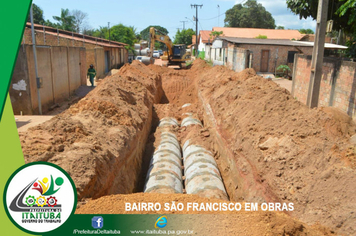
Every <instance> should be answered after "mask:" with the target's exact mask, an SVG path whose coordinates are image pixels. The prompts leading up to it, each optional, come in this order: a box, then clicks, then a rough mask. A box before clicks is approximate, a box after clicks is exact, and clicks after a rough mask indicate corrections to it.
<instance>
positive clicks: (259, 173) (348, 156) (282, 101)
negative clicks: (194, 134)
mask: <svg viewBox="0 0 356 236" xmlns="http://www.w3.org/2000/svg"><path fill="white" fill-rule="evenodd" d="M201 67H204V70H201ZM193 69H194V70H196V71H201V73H200V74H199V75H197V76H198V77H199V94H200V97H201V98H202V100H203V101H204V104H205V107H209V108H210V111H211V112H212V114H210V116H208V118H207V120H206V121H205V123H210V125H212V126H213V127H214V129H215V130H216V131H217V133H218V134H219V137H217V138H216V140H220V141H221V140H222V142H223V143H225V144H226V146H224V147H221V148H224V149H225V150H226V152H225V154H227V155H228V156H229V157H228V158H229V159H230V160H233V162H234V163H235V165H236V169H237V170H238V173H229V172H231V169H230V168H229V166H227V165H225V168H224V169H221V170H220V171H221V172H223V173H225V176H229V175H230V176H231V175H235V176H238V178H239V185H240V186H236V189H235V190H234V189H233V191H231V188H230V192H229V194H230V197H232V199H233V200H237V201H238V200H245V201H275V202H276V201H277V202H293V203H294V205H295V211H294V214H293V215H294V216H296V217H298V219H300V220H302V221H303V222H307V223H315V222H320V223H321V224H323V225H327V226H330V227H332V228H333V229H335V230H340V232H343V233H347V234H350V235H354V234H356V225H355V222H356V215H355V210H356V202H355V200H354V196H355V194H356V171H355V169H354V166H355V159H354V157H355V152H354V150H355V145H353V144H351V143H350V137H351V136H352V135H354V134H355V132H356V125H355V123H354V122H353V121H352V119H351V118H350V117H348V116H347V115H346V114H344V113H342V112H340V111H338V110H336V109H334V108H319V109H309V108H308V107H306V106H305V105H304V104H301V103H300V102H298V101H296V100H295V99H294V98H293V97H292V96H291V95H290V93H289V92H288V91H287V90H286V89H284V88H281V87H279V86H278V85H276V84H275V83H274V82H272V81H268V80H266V79H263V78H261V77H260V76H256V74H255V72H254V71H253V70H244V71H242V72H240V73H234V72H232V71H229V70H227V69H226V68H224V67H213V68H210V69H208V68H206V66H205V65H204V63H203V62H201V61H197V63H196V64H194V65H193ZM208 120H209V121H208ZM219 151H221V150H219ZM220 159H221V158H220ZM220 167H221V165H220ZM231 193H233V194H231Z"/></svg>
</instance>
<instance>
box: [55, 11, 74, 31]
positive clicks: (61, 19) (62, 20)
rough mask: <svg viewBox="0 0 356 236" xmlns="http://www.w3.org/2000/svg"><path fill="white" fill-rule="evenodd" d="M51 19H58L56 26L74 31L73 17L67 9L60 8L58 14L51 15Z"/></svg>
mask: <svg viewBox="0 0 356 236" xmlns="http://www.w3.org/2000/svg"><path fill="white" fill-rule="evenodd" d="M53 19H54V20H56V21H58V28H60V29H63V30H68V31H75V24H74V19H75V17H74V16H72V15H71V14H70V12H69V10H68V9H63V8H62V9H61V15H60V16H53Z"/></svg>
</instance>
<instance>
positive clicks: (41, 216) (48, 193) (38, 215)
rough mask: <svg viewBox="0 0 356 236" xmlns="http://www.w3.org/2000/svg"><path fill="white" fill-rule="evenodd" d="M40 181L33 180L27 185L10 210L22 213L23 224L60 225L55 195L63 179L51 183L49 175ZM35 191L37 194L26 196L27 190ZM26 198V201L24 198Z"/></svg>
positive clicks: (59, 213)
mask: <svg viewBox="0 0 356 236" xmlns="http://www.w3.org/2000/svg"><path fill="white" fill-rule="evenodd" d="M50 178H51V180H50V181H49V180H48V178H47V177H44V178H42V180H37V179H36V180H34V181H32V182H31V183H29V184H28V185H27V186H26V187H25V188H24V189H23V190H22V191H21V192H20V193H19V194H18V195H17V196H16V197H15V198H14V200H13V201H12V202H11V204H10V207H9V208H10V210H11V211H18V212H22V222H23V223H41V222H46V223H60V222H61V211H62V206H61V204H59V203H58V199H57V198H56V196H55V193H56V192H58V190H59V189H60V187H57V188H56V187H55V185H57V186H61V185H62V184H63V182H64V180H63V178H61V177H57V178H56V180H55V181H53V176H52V175H51V177H50ZM30 189H32V190H36V192H39V194H34V193H31V194H28V195H27V193H28V192H29V191H28V190H30ZM25 197H26V200H24V198H25ZM24 203H25V204H24Z"/></svg>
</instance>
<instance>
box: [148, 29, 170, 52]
mask: <svg viewBox="0 0 356 236" xmlns="http://www.w3.org/2000/svg"><path fill="white" fill-rule="evenodd" d="M157 33H159V34H157ZM156 41H159V42H162V43H164V44H165V45H166V46H167V49H168V57H169V56H171V55H173V49H172V48H173V43H172V40H171V39H170V38H169V37H168V35H164V34H163V33H162V32H160V31H159V30H158V29H155V28H154V27H151V28H150V51H151V57H152V55H153V50H154V46H155V42H156Z"/></svg>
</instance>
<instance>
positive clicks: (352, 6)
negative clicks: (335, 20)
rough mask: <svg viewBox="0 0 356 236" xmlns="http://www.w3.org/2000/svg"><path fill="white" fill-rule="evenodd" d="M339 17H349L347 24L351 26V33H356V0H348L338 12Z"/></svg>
mask: <svg viewBox="0 0 356 236" xmlns="http://www.w3.org/2000/svg"><path fill="white" fill-rule="evenodd" d="M336 14H338V16H339V17H344V16H347V17H348V21H347V24H348V25H349V26H350V31H352V32H355V31H356V0H347V1H346V2H345V3H344V4H342V5H341V6H340V7H339V9H338V10H337V11H336Z"/></svg>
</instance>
